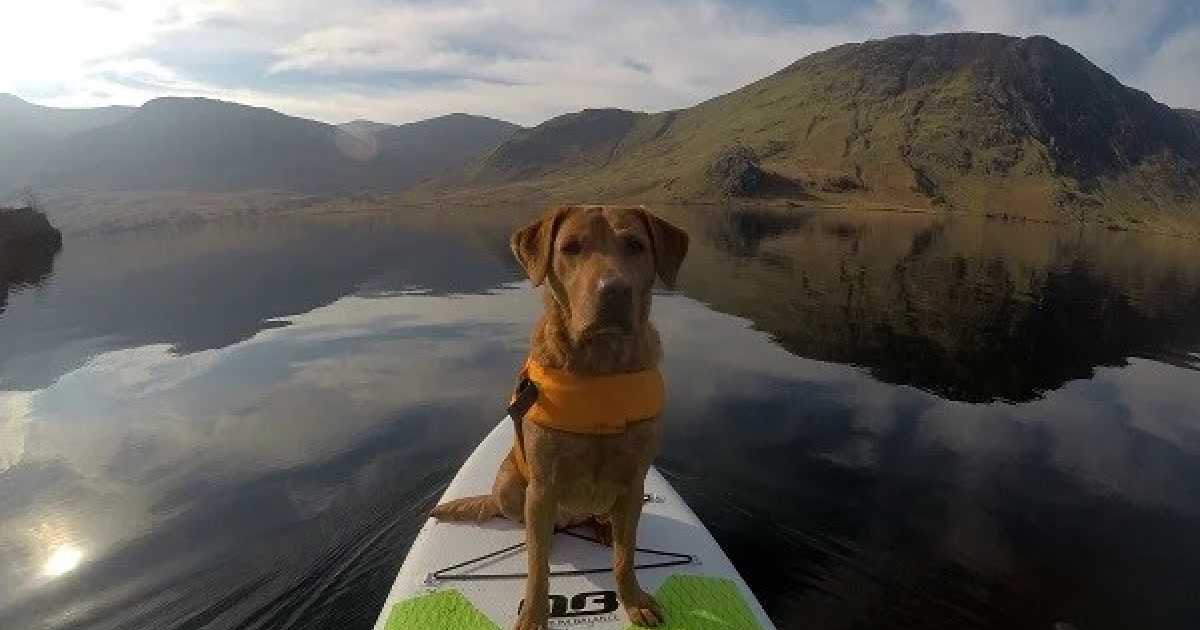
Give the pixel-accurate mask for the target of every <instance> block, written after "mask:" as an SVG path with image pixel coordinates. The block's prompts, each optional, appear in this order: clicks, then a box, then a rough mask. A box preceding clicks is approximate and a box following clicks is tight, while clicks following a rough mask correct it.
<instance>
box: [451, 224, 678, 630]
mask: <svg viewBox="0 0 1200 630" xmlns="http://www.w3.org/2000/svg"><path fill="white" fill-rule="evenodd" d="M511 245H512V251H513V254H514V255H515V256H516V258H517V260H518V261H519V262H520V264H521V266H522V267H523V268H524V269H525V272H526V273H527V274H528V275H529V278H530V280H531V281H532V282H533V285H534V286H541V285H543V284H544V285H545V289H544V301H545V310H544V312H543V314H542V316H541V318H540V320H539V321H538V323H537V325H536V326H535V328H534V332H533V337H532V344H531V349H530V352H529V356H528V360H527V362H526V366H525V368H524V369H523V370H522V377H523V378H528V379H530V380H531V381H532V382H533V383H534V385H535V386H537V390H536V391H537V402H536V403H535V404H534V405H533V408H531V409H530V412H529V414H528V415H527V416H526V421H520V419H519V418H518V425H517V426H518V432H517V436H518V437H517V439H516V440H515V443H514V445H513V448H512V449H511V451H510V452H509V454H508V456H507V457H506V458H505V460H504V462H503V463H502V464H501V466H500V470H499V472H498V473H497V475H496V480H495V483H494V485H493V488H492V493H491V494H490V495H484V496H478V497H469V498H464V499H459V500H456V501H451V502H449V503H446V504H443V505H439V506H437V507H436V508H434V510H433V513H432V516H433V517H434V518H436V519H439V520H444V521H460V522H463V521H466V522H483V521H486V520H488V519H490V518H493V517H497V516H500V515H503V516H505V517H507V518H509V519H511V520H513V521H516V522H522V523H524V524H525V539H526V543H527V551H528V575H527V578H526V584H525V605H524V606H523V607H522V609H521V611H520V613H519V616H518V619H517V623H516V626H515V628H516V630H545V628H547V623H548V614H549V611H548V600H549V592H548V589H549V552H550V539H551V536H552V535H553V533H554V530H555V528H556V527H569V526H574V525H579V524H582V523H585V522H589V521H590V522H592V523H593V524H594V525H596V526H597V528H598V529H599V531H600V532H601V536H602V538H604V539H605V540H606V542H609V541H611V544H612V547H613V574H614V578H615V581H616V586H617V596H618V598H619V599H620V602H621V605H622V606H623V607H624V608H625V612H626V614H627V615H628V616H629V620H630V621H631V622H632V623H634V624H636V625H639V626H648V627H653V626H657V625H659V624H660V623H661V622H662V621H663V620H664V616H663V612H662V609H661V608H660V606H659V605H658V603H657V602H656V601H655V600H654V598H653V597H651V596H650V595H649V594H647V593H646V592H645V591H643V590H642V588H641V586H640V585H639V584H638V581H637V576H636V575H635V573H634V553H635V550H634V547H635V538H636V535H637V525H638V520H639V519H640V518H641V512H642V502H643V497H644V493H643V485H644V483H645V479H646V471H647V469H648V468H649V467H650V463H651V461H652V460H653V459H654V456H655V454H656V452H657V449H658V442H659V436H660V430H661V428H660V423H659V422H658V418H657V416H658V414H659V412H660V411H661V401H662V380H661V376H660V375H659V372H658V363H659V360H660V357H661V344H660V340H659V335H658V331H657V330H656V329H655V327H654V325H653V324H652V323H651V322H650V302H651V296H652V289H653V286H654V282H655V278H656V277H657V278H659V279H661V280H662V281H663V283H664V284H665V285H667V286H668V287H670V286H673V285H674V283H675V279H676V276H677V274H678V272H679V268H680V266H681V264H682V263H683V259H684V257H685V256H686V255H687V249H688V236H687V233H686V232H684V231H683V230H680V229H679V228H676V227H675V226H673V225H671V224H669V223H667V222H666V221H664V220H662V219H660V218H658V217H656V216H654V215H653V214H651V213H649V212H647V211H646V210H645V208H643V207H640V206H637V207H616V206H563V207H557V208H553V209H551V210H549V211H547V212H546V213H545V215H544V216H542V218H541V219H540V220H538V221H536V222H534V223H532V224H530V225H528V226H526V227H524V228H522V229H520V230H518V231H517V232H516V233H515V234H514V235H513V237H512V241H511ZM579 392H582V394H579V396H576V394H577V393H579ZM581 396H590V397H591V399H590V400H584V399H581V398H579V397H581ZM573 397H574V398H578V399H573ZM593 401H596V402H597V403H598V404H594V403H593ZM564 409H565V410H567V412H564V411H563V410H564ZM572 409H573V410H574V411H572ZM576 412H577V413H576ZM572 413H575V414H576V415H578V416H580V418H579V420H580V421H581V422H584V423H590V425H589V426H586V427H584V426H583V425H578V424H574V425H573V424H569V423H568V424H561V423H559V422H556V420H558V421H562V422H567V421H568V418H567V416H569V415H571V414H572ZM516 415H520V414H516ZM539 415H540V416H541V417H540V419H539ZM572 422H573V420H572Z"/></svg>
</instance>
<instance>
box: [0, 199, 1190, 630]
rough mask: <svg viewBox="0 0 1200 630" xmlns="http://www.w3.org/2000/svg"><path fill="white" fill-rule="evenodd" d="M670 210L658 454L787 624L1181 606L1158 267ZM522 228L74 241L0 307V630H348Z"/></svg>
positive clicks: (1180, 543)
mask: <svg viewBox="0 0 1200 630" xmlns="http://www.w3.org/2000/svg"><path fill="white" fill-rule="evenodd" d="M664 213H667V214H670V215H671V217H670V218H672V220H674V221H676V222H678V223H680V224H683V225H686V226H687V227H688V228H689V230H690V231H691V233H692V234H693V235H696V236H697V238H695V243H694V249H693V256H692V258H691V259H690V260H689V262H688V264H687V265H686V266H685V275H684V278H683V293H682V294H673V295H660V296H659V297H658V298H657V300H656V303H655V309H656V319H657V320H658V321H659V322H660V327H661V329H662V331H663V337H664V341H665V345H666V351H667V363H666V366H665V373H666V376H667V379H668V386H669V392H670V402H669V405H668V411H667V416H666V418H665V422H666V427H667V435H666V441H665V446H664V451H663V455H662V457H661V460H660V462H661V465H662V467H663V469H664V471H665V472H666V473H667V474H668V475H669V476H670V477H671V478H672V480H673V481H674V482H675V483H676V484H677V485H678V487H679V489H680V490H681V492H683V494H684V495H685V496H686V498H687V499H688V500H689V502H690V503H692V505H693V506H694V507H695V508H696V510H697V512H698V513H699V514H700V515H701V517H702V518H703V520H704V521H705V522H706V523H707V524H708V525H709V526H710V527H711V528H712V529H713V530H714V533H715V534H716V535H717V537H718V539H719V540H720V541H721V543H722V544H723V545H724V546H725V547H726V550H727V551H728V552H729V553H730V555H731V556H732V558H733V559H734V561H735V563H736V564H737V565H738V566H739V567H741V568H742V569H743V570H744V572H745V574H746V577H747V578H748V579H749V581H750V582H751V584H752V586H753V587H754V588H755V590H756V592H758V593H759V594H760V596H761V597H762V599H763V601H764V603H765V604H766V606H767V608H768V611H769V612H770V613H771V615H772V616H773V618H774V619H775V620H776V621H777V623H778V625H779V626H780V627H781V628H788V627H801V626H813V627H828V628H852V627H862V626H864V625H869V626H871V627H876V626H885V627H930V626H954V627H958V626H969V627H997V628H1011V627H1022V628H1024V627H1043V628H1047V627H1051V624H1053V623H1055V622H1059V621H1064V622H1070V623H1073V624H1075V626H1076V627H1079V628H1088V629H1094V628H1124V627H1155V628H1176V627H1178V628H1185V627H1189V626H1188V624H1189V623H1190V621H1191V620H1193V619H1195V618H1198V616H1200V615H1198V613H1200V608H1198V607H1197V605H1196V604H1195V603H1194V595H1193V594H1194V593H1195V592H1196V590H1197V589H1200V578H1198V577H1196V576H1197V575H1200V539H1198V538H1197V537H1196V536H1195V535H1194V532H1195V531H1196V528H1197V527H1198V526H1200V387H1197V384H1200V374H1198V372H1197V370H1196V369H1195V362H1196V358H1195V355H1194V354H1193V353H1195V352H1196V351H1197V350H1198V349H1200V344H1198V343H1196V341H1197V337H1196V334H1197V330H1196V328H1197V318H1195V317H1194V315H1195V314H1196V312H1197V311H1196V310H1195V309H1196V304H1197V287H1200V278H1198V277H1197V273H1200V272H1197V265H1195V264H1194V263H1195V262H1196V261H1195V260H1194V259H1193V258H1191V257H1190V256H1192V254H1190V253H1189V252H1188V251H1187V250H1186V248H1184V247H1182V246H1180V247H1178V248H1175V247H1172V246H1171V245H1170V244H1169V243H1168V244H1167V245H1163V244H1162V243H1161V242H1159V241H1157V240H1145V239H1139V238H1136V237H1130V236H1128V235H1111V234H1087V233H1082V234H1081V233H1078V232H1061V231H1055V230H1048V229H1043V228H1037V227H1030V226H1023V227H1018V226H1004V225H997V224H982V223H981V224H971V223H965V222H953V221H946V220H942V219H936V218H931V217H923V216H901V215H854V214H845V213H820V212H795V213H792V214H788V215H778V214H771V213H767V214H763V213H734V214H714V212H713V210H712V209H699V210H696V209H686V208H676V209H666V210H664ZM522 218H523V217H519V216H508V215H496V214H489V215H486V216H474V215H454V216H422V215H414V216H409V217H398V218H397V217H393V218H378V217H367V218H361V217H360V218H344V219H328V218H326V219H318V220H309V219H305V220H287V221H280V222H265V223H240V224H232V223H231V224H224V225H214V226H205V227H198V228H192V229H189V230H179V231H176V232H169V235H170V238H164V237H163V233H162V232H150V233H134V234H126V235H117V236H107V237H103V238H96V239H80V240H77V241H71V242H69V243H68V245H67V248H66V249H65V250H64V253H63V256H62V257H61V259H60V261H59V264H58V266H57V270H56V273H55V277H54V278H53V279H52V280H51V281H49V282H47V283H45V286H44V287H43V288H42V289H40V290H39V291H38V292H37V295H33V294H31V293H28V292H18V293H16V294H15V296H14V299H13V300H12V301H11V304H10V309H9V311H8V312H6V313H5V314H4V315H3V317H0V343H3V344H5V345H4V347H5V348H6V349H7V348H16V349H17V352H13V353H6V354H5V355H4V356H3V357H2V358H0V414H2V415H0V431H2V433H0V437H2V438H3V439H0V496H3V500H2V501H0V627H3V628H67V627H69V628H162V627H194V628H199V627H205V628H247V627H312V628H328V627H342V628H362V627H367V626H369V625H370V623H371V622H372V621H373V619H374V616H375V614H376V612H377V606H378V605H379V604H380V603H381V602H382V600H383V598H384V596H385V594H386V590H387V587H388V586H389V585H390V582H391V580H392V579H393V577H394V574H395V570H396V567H397V566H398V563H399V561H400V560H401V559H402V558H403V555H404V553H405V551H406V548H407V544H408V542H409V541H410V540H411V536H412V535H413V534H414V533H415V531H416V528H417V527H419V525H420V523H421V522H422V519H423V515H424V513H425V510H427V509H428V507H429V506H430V504H431V503H432V502H433V500H434V498H435V497H436V496H437V495H438V494H439V493H440V491H441V489H442V487H443V486H444V484H445V483H446V481H448V479H449V477H450V475H451V474H452V473H453V471H454V470H455V469H456V468H457V466H458V465H459V463H460V462H461V460H462V458H463V457H464V456H465V455H466V453H467V452H468V451H469V450H470V449H471V448H472V447H473V446H474V444H475V443H476V442H477V441H478V439H479V438H480V437H481V436H482V435H483V434H484V432H486V431H487V430H488V429H489V428H490V426H491V424H492V423H494V422H495V420H496V418H497V416H498V415H499V413H500V412H499V410H498V401H502V400H503V399H504V396H505V394H506V392H507V388H508V387H509V385H510V384H511V378H512V371H513V369H514V366H515V365H516V364H517V363H518V362H519V361H520V359H521V358H522V354H523V352H524V350H525V346H526V344H527V340H528V331H529V328H530V325H531V323H532V320H533V318H534V317H535V315H536V311H537V308H538V301H537V300H536V299H535V296H534V295H533V293H532V291H531V289H530V288H529V287H528V285H527V283H523V282H521V281H520V280H519V273H518V271H517V270H516V269H515V267H514V266H513V265H512V263H511V262H509V259H508V254H507V245H506V239H507V231H508V229H509V228H510V227H511V226H512V225H514V224H516V223H519V222H520V220H521V219H522ZM105 257H107V258H105ZM98 260H104V261H105V262H106V264H105V265H98V264H97V261H98ZM122 297H123V298H124V300H122V299H121V298H122ZM122 302H123V303H122ZM177 302H182V305H180V304H177ZM203 302H212V304H208V305H203V304H201V303H203ZM188 305H190V306H188ZM721 311H726V312H724V313H723V312H721ZM1089 336H1090V337H1089ZM1089 340H1090V344H1089V343H1085V342H1088V341H1089ZM1056 353H1070V354H1071V355H1072V356H1058V354H1056ZM998 399H1007V401H1001V400H998ZM981 401H987V402H981ZM717 444H719V445H722V446H723V448H717V449H715V448H713V445H717ZM698 453H703V454H704V457H703V458H700V457H698V455H697V454H698ZM764 558H769V562H765V561H763V559H764Z"/></svg>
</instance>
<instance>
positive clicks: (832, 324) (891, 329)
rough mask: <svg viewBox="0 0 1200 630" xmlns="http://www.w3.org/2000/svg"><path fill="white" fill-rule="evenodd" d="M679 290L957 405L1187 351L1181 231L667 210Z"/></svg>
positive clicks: (793, 346)
mask: <svg viewBox="0 0 1200 630" xmlns="http://www.w3.org/2000/svg"><path fill="white" fill-rule="evenodd" d="M677 214H678V216H673V217H672V218H673V219H675V220H678V221H680V222H682V223H685V224H688V225H689V230H690V231H691V232H692V234H693V235H700V234H702V235H704V236H705V238H700V239H695V240H694V243H695V245H694V248H693V251H692V254H691V258H690V260H689V262H688V263H687V264H686V265H685V266H684V278H683V286H684V289H685V291H686V292H687V293H688V295H690V296H693V297H695V298H698V299H701V300H703V301H705V302H707V303H709V304H711V305H713V306H715V307H716V308H718V309H721V310H725V311H728V312H731V313H736V314H738V315H741V316H744V317H747V318H749V319H751V320H752V321H753V322H754V323H755V325H756V326H757V327H758V328H760V329H762V330H765V331H767V332H769V333H771V334H772V335H773V336H775V338H776V339H777V340H778V341H779V343H781V344H782V345H783V346H785V347H786V348H788V349H789V350H790V351H792V352H794V353H796V354H799V355H802V356H805V357H810V358H815V359H821V360H826V361H835V362H839V363H851V364H856V365H862V366H864V367H867V368H869V369H870V370H871V372H872V374H873V375H875V376H876V377H877V378H880V379H883V380H886V381H889V382H893V383H901V384H910V385H914V386H917V387H921V388H923V389H928V390H931V391H935V392H937V393H939V394H941V395H943V396H947V397H950V398H954V399H959V400H967V401H988V400H993V399H998V398H999V399H1008V400H1028V399H1030V398H1034V397H1036V396H1038V395H1039V394H1041V393H1043V392H1045V391H1048V390H1053V389H1056V388H1058V387H1060V386H1062V384H1063V383H1065V382H1066V381H1068V380H1071V379H1076V378H1086V377H1088V376H1090V375H1091V374H1092V370H1093V368H1095V367H1097V366H1103V365H1120V364H1122V363H1124V361H1125V359H1127V358H1128V357H1131V356H1145V357H1153V358H1159V359H1163V360H1167V361H1175V362H1179V361H1180V357H1181V356H1182V354H1181V353H1183V352H1185V351H1188V350H1194V349H1195V348H1197V347H1200V327H1197V325H1196V324H1195V322H1197V321H1200V271H1198V270H1196V268H1195V266H1194V265H1192V264H1190V263H1189V261H1188V260H1187V255H1188V252H1187V251H1186V250H1187V249H1188V247H1187V245H1186V244H1182V242H1174V241H1171V240H1151V239H1146V238H1139V237H1135V236H1129V235H1111V234H1108V233H1096V234H1087V233H1084V234H1080V233H1075V232H1063V231H1057V230H1054V229H1049V228H1040V227H1030V226H1028V225H1020V226H1012V225H1005V224H1001V223H983V222H976V221H960V222H953V221H946V220H944V219H934V218H930V217H926V216H896V215H892V216H885V215H871V214H845V213H838V214H834V213H799V214H798V213H794V212H793V213H789V214H786V215H781V214H775V213H766V214H764V213H759V212H732V213H726V214H724V215H723V216H721V217H719V218H712V219H709V218H706V217H704V216H703V215H701V214H699V213H697V214H691V213H687V212H683V211H679V212H678V213H677Z"/></svg>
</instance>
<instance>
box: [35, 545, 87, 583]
mask: <svg viewBox="0 0 1200 630" xmlns="http://www.w3.org/2000/svg"><path fill="white" fill-rule="evenodd" d="M80 560H83V550H82V549H80V548H79V547H76V546H75V545H62V546H60V547H58V548H57V549H55V550H54V553H51V554H50V559H49V560H47V561H46V566H45V568H43V569H42V573H43V574H44V575H45V576H46V577H52V578H54V577H58V576H60V575H63V574H65V573H70V572H71V571H73V570H74V569H75V567H77V566H79V561H80Z"/></svg>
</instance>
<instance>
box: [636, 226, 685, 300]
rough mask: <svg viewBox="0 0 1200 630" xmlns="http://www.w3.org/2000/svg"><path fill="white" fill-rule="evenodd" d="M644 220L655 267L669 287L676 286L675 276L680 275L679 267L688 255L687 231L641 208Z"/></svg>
mask: <svg viewBox="0 0 1200 630" xmlns="http://www.w3.org/2000/svg"><path fill="white" fill-rule="evenodd" d="M640 212H641V215H642V220H643V221H645V222H646V229H647V230H648V231H649V232H650V247H651V249H653V251H654V269H655V271H656V272H657V273H658V277H659V278H662V281H663V284H665V285H667V287H669V288H670V287H674V286H675V278H676V277H677V276H678V275H679V267H680V265H682V264H683V258H684V256H687V250H688V235H687V232H684V231H683V230H681V229H679V228H677V227H675V226H674V225H671V224H670V223H667V222H666V221H663V220H662V219H660V218H658V217H656V216H654V215H653V214H650V213H649V212H647V211H645V210H641V211H640Z"/></svg>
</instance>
